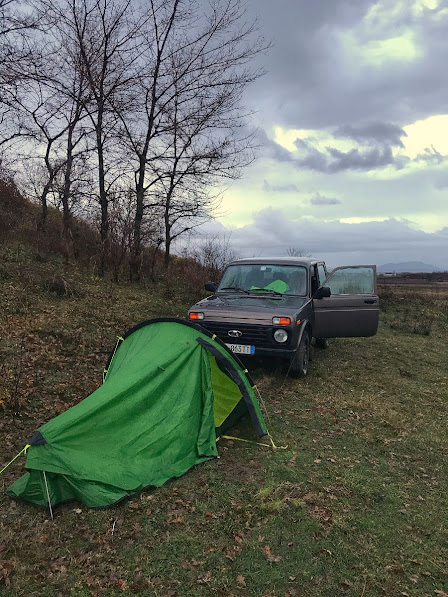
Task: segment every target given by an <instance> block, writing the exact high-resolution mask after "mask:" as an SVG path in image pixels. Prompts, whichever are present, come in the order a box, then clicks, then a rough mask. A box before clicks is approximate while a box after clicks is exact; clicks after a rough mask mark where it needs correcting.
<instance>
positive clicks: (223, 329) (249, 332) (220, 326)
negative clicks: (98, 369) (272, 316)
mask: <svg viewBox="0 0 448 597" xmlns="http://www.w3.org/2000/svg"><path fill="white" fill-rule="evenodd" d="M201 326H202V327H204V328H205V329H207V330H208V331H209V332H212V333H213V334H216V335H217V336H218V338H220V339H221V340H222V341H223V342H226V343H227V344H253V345H254V346H259V347H260V348H271V347H272V346H273V345H277V346H278V344H277V343H276V342H274V340H273V338H272V327H270V326H269V327H266V326H264V325H251V324H248V323H221V322H216V321H201ZM229 330H239V331H240V332H242V336H240V337H239V338H234V337H232V336H229V335H228V331H229Z"/></svg>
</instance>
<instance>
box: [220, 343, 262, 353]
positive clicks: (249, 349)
mask: <svg viewBox="0 0 448 597" xmlns="http://www.w3.org/2000/svg"><path fill="white" fill-rule="evenodd" d="M227 347H228V348H230V350H231V351H232V352H235V353H237V354H255V346H250V345H247V344H227Z"/></svg>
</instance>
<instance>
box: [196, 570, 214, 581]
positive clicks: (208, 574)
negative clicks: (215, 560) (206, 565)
mask: <svg viewBox="0 0 448 597" xmlns="http://www.w3.org/2000/svg"><path fill="white" fill-rule="evenodd" d="M211 580H212V573H211V571H210V570H207V572H204V573H203V574H200V575H199V576H198V579H197V582H198V583H199V584H200V585H204V584H206V583H208V582H210V581H211Z"/></svg>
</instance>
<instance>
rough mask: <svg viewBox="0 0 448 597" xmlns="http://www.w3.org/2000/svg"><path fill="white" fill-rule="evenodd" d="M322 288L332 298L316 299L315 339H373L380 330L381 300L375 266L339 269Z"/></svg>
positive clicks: (314, 301)
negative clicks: (327, 289)
mask: <svg viewBox="0 0 448 597" xmlns="http://www.w3.org/2000/svg"><path fill="white" fill-rule="evenodd" d="M323 287H325V288H330V290H331V296H329V297H325V298H317V297H318V296H319V290H318V291H317V293H316V294H315V298H314V299H313V306H314V314H315V326H314V337H315V338H344V337H353V336H363V337H365V336H373V335H375V334H376V331H377V328H378V318H379V299H378V295H377V290H376V266H375V265H347V266H343V267H337V268H336V269H334V270H333V271H332V272H331V273H330V274H329V276H328V277H327V278H326V280H325V282H324V284H323Z"/></svg>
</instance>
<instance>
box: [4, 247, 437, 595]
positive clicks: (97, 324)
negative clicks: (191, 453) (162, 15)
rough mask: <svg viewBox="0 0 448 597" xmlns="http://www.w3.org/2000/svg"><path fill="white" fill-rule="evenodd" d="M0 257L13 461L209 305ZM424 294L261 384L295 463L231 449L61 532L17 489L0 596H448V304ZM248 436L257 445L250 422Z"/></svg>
mask: <svg viewBox="0 0 448 597" xmlns="http://www.w3.org/2000/svg"><path fill="white" fill-rule="evenodd" d="M1 258H2V261H1V264H2V265H1V267H0V313H1V316H0V337H1V344H0V409H2V410H0V413H1V419H0V439H1V441H0V463H1V464H3V463H6V462H7V461H9V460H10V459H11V458H12V457H13V456H14V455H15V454H16V453H17V452H18V451H19V450H20V449H21V448H22V447H23V446H24V445H25V443H26V442H27V440H28V439H29V437H30V436H31V434H32V432H33V431H34V430H35V429H37V428H38V427H39V426H40V425H41V424H43V423H44V422H45V421H47V420H48V419H50V418H51V417H53V416H55V415H56V414H58V413H60V412H62V411H64V410H65V409H67V408H68V407H69V406H70V405H72V404H74V403H76V402H78V401H79V400H81V399H82V398H83V397H85V396H86V395H88V394H89V393H90V392H92V391H93V390H94V389H95V388H96V387H97V385H98V383H99V382H100V379H101V371H102V369H103V365H104V363H105V361H106V358H107V354H106V353H107V352H108V351H109V350H110V349H111V348H112V347H113V345H114V343H115V339H116V335H117V334H121V333H123V332H124V331H125V330H126V329H128V328H129V327H131V326H132V325H133V324H135V323H136V322H138V321H141V320H143V319H149V318H151V317H156V316H161V315H165V316H179V317H184V315H185V312H186V309H187V307H188V306H189V304H191V303H192V302H193V301H194V300H195V298H196V297H195V296H191V293H190V291H189V290H188V289H187V288H186V287H184V286H183V285H182V284H181V283H180V282H176V283H172V284H166V283H162V282H160V283H158V284H148V285H147V286H145V287H137V286H131V285H121V286H117V285H114V284H111V283H108V282H106V281H104V280H99V279H97V278H95V277H94V276H92V275H90V274H89V272H86V271H83V270H80V269H73V268H70V269H68V268H67V266H66V265H65V264H64V263H63V262H62V261H61V262H57V261H55V260H53V261H51V262H47V263H39V262H36V261H34V260H33V259H32V256H31V255H30V254H29V253H28V252H27V250H26V249H25V248H19V249H17V250H14V251H12V250H6V249H2V254H1ZM55 271H58V275H57V276H55V275H54V272H55ZM416 286H417V284H416V283H413V284H412V283H403V284H400V283H397V281H396V282H395V283H394V282H393V281H392V282H389V281H387V282H385V283H383V281H382V282H381V286H380V294H381V299H382V313H381V324H380V329H379V333H378V334H377V335H376V336H375V337H373V338H369V339H340V340H335V341H332V343H331V345H330V347H329V348H328V349H327V350H319V349H317V348H316V349H315V350H314V358H313V361H312V364H311V374H310V375H309V377H307V378H306V379H304V380H293V379H290V378H287V377H285V372H284V371H283V370H280V369H278V370H276V369H268V370H266V369H265V370H262V369H257V370H255V371H254V372H253V377H254V378H255V380H256V383H257V384H258V387H259V389H260V391H261V394H262V396H263V399H264V405H265V412H266V416H267V420H268V424H269V427H270V431H271V433H272V435H273V437H274V439H275V441H276V444H277V445H279V446H286V448H285V449H278V450H272V449H269V448H264V447H260V446H257V445H256V444H255V443H243V442H240V441H232V440H222V441H220V442H219V449H220V456H221V457H220V459H218V460H216V461H210V462H208V463H206V464H204V465H203V466H201V467H198V468H196V469H194V470H192V471H190V472H188V473H187V474H186V475H185V476H184V477H182V478H181V479H176V480H173V481H171V482H169V483H167V484H166V485H165V486H164V487H163V488H161V489H158V490H155V491H152V492H151V491H146V492H143V493H141V494H140V495H137V496H135V497H134V498H133V499H132V500H130V501H128V502H127V503H125V504H124V505H122V506H121V507H116V508H111V509H107V510H89V509H87V508H85V507H83V506H82V505H79V504H77V503H73V504H67V505H64V506H61V507H60V508H58V509H56V511H55V518H54V521H52V520H51V519H50V517H49V514H48V512H47V511H45V510H41V509H38V508H35V507H32V506H30V505H28V504H25V503H18V502H15V501H13V500H11V499H10V498H8V497H7V496H5V495H4V492H3V491H2V493H1V495H0V594H1V595H2V596H4V597H17V596H22V595H26V596H27V597H31V596H45V597H47V596H48V597H57V596H63V597H66V596H67V597H68V596H70V597H75V596H76V597H84V596H90V595H93V596H100V595H107V596H131V595H151V596H157V597H163V596H166V597H168V596H175V595H178V596H179V597H184V596H190V595H191V596H208V595H222V596H227V597H231V596H232V595H233V596H235V597H240V596H241V597H249V596H253V597H269V596H270V597H284V596H307V597H308V596H311V597H313V596H316V597H317V596H319V597H320V596H322V597H324V596H328V597H334V596H338V595H347V596H353V597H354V596H357V597H370V596H377V595H378V596H384V595H386V596H396V595H397V596H400V595H403V596H409V597H411V596H415V597H417V596H419V597H420V596H423V595H428V596H434V595H438V596H439V597H444V596H446V594H447V593H448V564H447V562H448V520H447V519H448V514H447V513H448V434H447V427H448V385H447V384H448V347H447V343H446V336H447V332H448V290H447V288H446V286H443V287H441V286H439V285H438V283H437V282H436V281H427V282H426V283H424V284H418V288H417V289H416ZM233 435H235V436H237V437H241V438H245V439H248V440H256V438H255V434H254V432H253V430H252V429H251V427H250V424H249V422H247V421H245V422H243V423H242V424H241V425H240V426H239V427H238V428H237V429H235V430H234V433H233ZM92 457H94V455H92ZM23 464H24V459H23V457H21V458H20V459H19V460H18V461H16V462H15V463H14V464H12V465H11V466H10V467H9V468H8V469H7V470H6V471H5V473H3V475H2V476H1V477H0V484H1V487H2V489H3V490H4V489H5V488H6V487H7V486H8V485H9V484H10V483H11V482H12V481H13V480H14V479H16V478H17V477H18V475H19V474H20V473H21V471H22V470H23Z"/></svg>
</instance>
